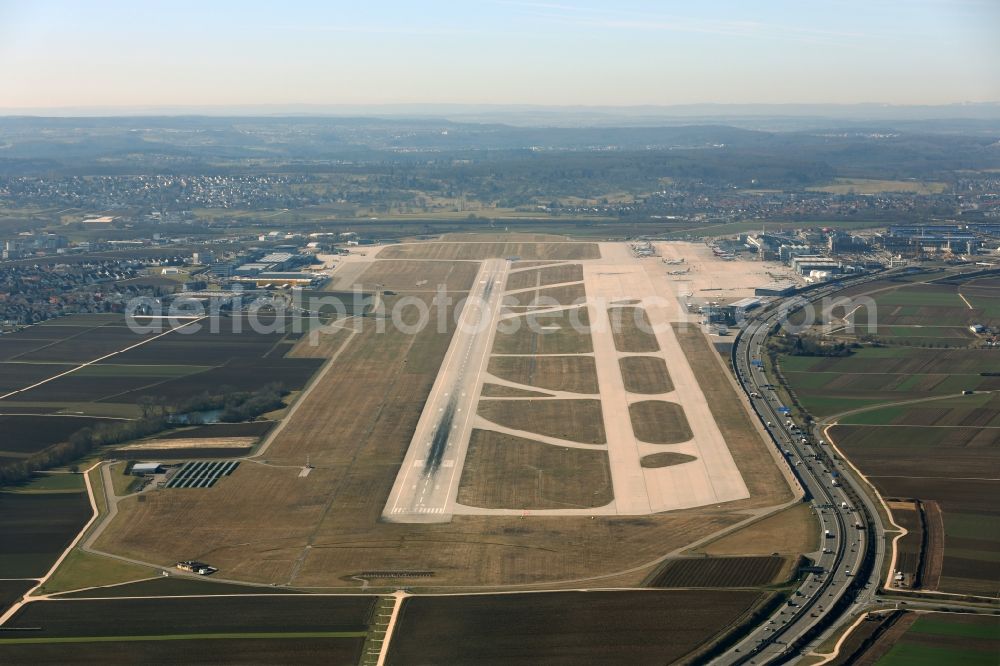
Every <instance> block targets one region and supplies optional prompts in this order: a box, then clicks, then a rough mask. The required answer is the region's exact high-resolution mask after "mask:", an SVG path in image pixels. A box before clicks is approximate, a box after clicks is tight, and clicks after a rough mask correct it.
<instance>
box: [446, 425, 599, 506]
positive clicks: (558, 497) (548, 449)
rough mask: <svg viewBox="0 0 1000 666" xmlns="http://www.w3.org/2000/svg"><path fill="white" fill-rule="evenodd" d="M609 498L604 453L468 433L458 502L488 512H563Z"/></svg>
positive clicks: (481, 432)
mask: <svg viewBox="0 0 1000 666" xmlns="http://www.w3.org/2000/svg"><path fill="white" fill-rule="evenodd" d="M612 499H614V495H613V491H612V488H611V470H610V467H609V464H608V454H607V452H606V451H599V450H587V449H573V448H567V447H560V446H553V445H552V444H544V443H542V442H536V441H532V440H530V439H525V438H523V437H514V436H512V435H505V434H503V433H499V432H494V431H491V430H473V432H472V438H471V440H470V442H469V451H468V453H467V454H466V459H465V467H464V468H463V470H462V480H461V484H460V485H459V489H458V501H459V503H461V504H465V505H467V506H478V507H484V508H491V509H567V508H587V507H593V506H603V505H605V504H607V503H608V502H610V501H611V500H612Z"/></svg>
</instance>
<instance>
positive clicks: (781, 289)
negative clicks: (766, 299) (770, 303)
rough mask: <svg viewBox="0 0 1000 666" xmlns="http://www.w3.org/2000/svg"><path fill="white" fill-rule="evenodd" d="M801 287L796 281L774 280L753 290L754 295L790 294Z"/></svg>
mask: <svg viewBox="0 0 1000 666" xmlns="http://www.w3.org/2000/svg"><path fill="white" fill-rule="evenodd" d="M798 288H799V285H797V284H796V283H794V282H772V283H771V284H766V285H764V286H762V287H757V288H756V289H754V290H753V293H754V296H788V295H790V294H794V293H795V292H796V291H797V290H798Z"/></svg>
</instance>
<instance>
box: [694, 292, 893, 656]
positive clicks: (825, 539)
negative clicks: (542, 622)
mask: <svg viewBox="0 0 1000 666" xmlns="http://www.w3.org/2000/svg"><path fill="white" fill-rule="evenodd" d="M872 279H875V277H874V276H867V277H865V278H862V279H860V280H854V281H851V282H850V283H839V284H836V285H831V286H825V287H823V288H822V289H818V290H815V291H812V292H811V293H810V295H809V298H810V300H811V299H814V298H822V297H823V296H827V295H830V294H832V293H833V292H834V291H837V290H840V289H843V288H844V287H845V286H847V284H858V283H860V282H864V281H868V280H872ZM800 300H801V299H800ZM801 302H802V303H804V302H805V301H804V300H801ZM784 313H785V310H784V309H782V308H769V309H768V310H766V311H764V312H762V313H760V314H758V315H757V316H756V317H754V318H752V319H751V320H749V321H748V322H747V323H746V326H745V327H744V329H743V330H742V331H741V332H740V334H739V336H738V337H737V340H736V344H735V346H734V350H733V361H734V364H735V366H736V371H737V377H738V380H739V382H740V385H741V386H742V387H743V390H744V391H745V392H746V393H747V394H748V395H749V396H750V400H751V402H752V405H753V408H754V410H755V412H756V413H757V415H758V417H759V418H760V419H761V421H762V422H763V423H764V425H765V427H766V428H767V430H768V432H769V433H770V435H771V438H772V440H773V441H774V444H775V446H777V447H778V448H779V450H780V451H781V452H782V454H783V455H784V456H785V459H786V461H787V462H788V464H789V466H790V468H791V470H792V472H793V473H794V474H795V475H796V477H797V478H798V480H799V482H800V484H801V485H802V487H803V488H804V490H805V491H806V498H808V499H809V500H810V504H811V506H812V507H813V508H814V510H815V511H817V517H818V519H819V521H820V529H821V530H823V535H822V536H821V539H820V540H821V542H822V544H821V545H822V550H821V551H820V553H818V557H817V559H816V561H815V562H814V565H815V566H817V567H822V572H821V573H820V572H816V573H807V574H805V576H804V578H803V581H802V584H801V585H800V586H799V587H798V589H796V590H795V592H794V593H793V594H792V596H791V597H790V598H789V600H788V602H787V604H782V606H781V607H780V608H778V609H777V610H775V611H774V613H773V614H772V615H771V616H770V617H768V618H767V619H766V620H765V621H764V622H763V623H762V624H760V625H759V626H757V627H756V628H755V629H754V630H753V631H751V632H750V633H749V634H748V635H746V636H745V637H744V638H743V639H742V640H740V641H739V642H738V643H736V644H735V645H733V646H732V647H730V648H729V650H727V651H726V652H725V653H724V654H722V655H720V656H719V657H718V658H717V659H716V660H714V661H713V663H717V664H742V663H752V664H766V663H785V662H794V661H796V660H798V659H799V658H800V657H801V656H802V655H803V654H804V653H805V652H806V651H807V650H808V649H809V648H810V647H811V646H814V645H818V643H819V642H822V640H824V639H825V637H826V636H827V635H828V634H829V633H830V632H831V631H833V630H834V629H835V628H836V626H837V625H838V620H840V619H841V618H848V617H850V616H851V615H853V613H854V612H855V611H856V610H860V609H861V608H865V607H867V606H869V605H870V604H871V603H872V602H873V601H874V595H875V592H876V591H877V590H878V587H879V582H880V581H879V572H880V570H881V563H882V560H883V558H884V557H885V546H884V544H885V540H884V530H883V527H882V525H881V521H879V520H878V519H877V517H878V513H877V510H876V509H875V507H874V505H873V504H872V502H871V500H870V499H869V498H868V497H867V495H865V493H864V492H862V491H861V489H860V487H859V486H858V485H857V482H856V481H855V480H854V479H853V478H852V476H851V474H850V473H849V470H845V468H844V467H843V466H841V464H840V463H839V462H838V461H836V460H834V459H833V457H832V454H831V453H830V451H829V450H828V446H827V445H826V444H820V441H821V440H820V439H818V438H817V437H815V436H811V435H810V434H809V433H806V432H803V431H802V430H800V429H799V428H798V425H801V424H793V423H792V422H791V421H790V420H788V419H787V417H786V416H785V415H784V414H782V413H780V412H779V407H781V406H782V405H781V404H780V402H779V399H778V396H777V394H776V393H774V391H773V390H771V389H770V388H769V386H771V385H770V384H769V382H768V379H767V377H766V376H765V375H764V372H763V367H761V366H760V365H759V359H761V358H762V353H763V352H764V344H765V341H766V338H767V335H768V333H769V331H770V329H772V328H773V327H774V325H775V324H776V323H778V322H779V321H781V317H782V316H783V314H784ZM803 440H805V441H803ZM835 475H836V476H835ZM873 517H874V518H873ZM859 571H864V572H865V575H864V578H860V579H859V578H858V577H856V572H859Z"/></svg>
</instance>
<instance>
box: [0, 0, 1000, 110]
mask: <svg viewBox="0 0 1000 666" xmlns="http://www.w3.org/2000/svg"><path fill="white" fill-rule="evenodd" d="M963 101H1000V0H857V1H856V0H756V1H752V2H751V1H748V0H739V1H737V0H732V1H728V0H721V1H717V0H684V1H675V0H661V1H659V2H637V1H634V0H622V1H619V2H614V1H607V2H597V1H590V2H574V1H572V0H555V1H553V2H545V1H541V2H534V1H531V0H524V1H515V0H509V1H506V0H492V1H491V0H464V1H462V0H457V1H455V2H432V1H420V0H409V1H403V0H395V1H389V0H383V1H379V0H353V1H351V2H287V1H286V2H278V1H274V2H254V1H252V0H241V1H239V2H219V1H215V0H201V1H199V2H183V1H181V2H169V3H168V2H157V1H149V0H128V1H121V2H118V1H107V2H101V1H99V0H95V1H91V2H84V1H80V0H77V1H65V2H57V1H46V0H29V1H25V2H9V1H7V0H0V107H6V108H10V107H61V106H118V105H125V106H140V105H153V106H159V105H237V104H240V105H243V104H292V103H305V104H383V103H414V102H427V103H449V102H454V103H489V104H519V103H520V104H559V105H567V104H573V105H576V104H585V105H636V104H690V103H706V102H715V103H755V102H760V103H785V102H807V103H827V102H839V103H854V102H887V103H894V104H942V103H951V102H963Z"/></svg>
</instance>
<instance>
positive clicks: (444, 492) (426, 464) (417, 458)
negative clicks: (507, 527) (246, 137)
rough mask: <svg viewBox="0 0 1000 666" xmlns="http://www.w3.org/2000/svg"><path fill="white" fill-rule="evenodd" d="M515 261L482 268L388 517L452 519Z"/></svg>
mask: <svg viewBox="0 0 1000 666" xmlns="http://www.w3.org/2000/svg"><path fill="white" fill-rule="evenodd" d="M509 266H510V264H509V262H507V260H505V259H489V260H486V261H484V262H483V263H482V266H481V268H480V269H479V274H478V276H477V277H476V283H475V285H474V286H473V288H472V290H471V291H470V293H469V298H468V301H467V302H466V304H465V306H464V307H463V308H462V312H461V315H460V319H459V323H458V327H457V329H456V331H455V333H454V335H453V336H452V339H451V344H450V345H449V347H448V352H447V354H446V355H445V359H444V362H443V364H442V366H441V371H440V372H439V373H438V376H437V379H436V380H435V382H434V387H433V388H432V389H431V394H430V396H429V397H428V398H427V402H426V404H425V405H424V410H423V412H422V413H421V415H420V421H419V422H418V423H417V428H416V430H415V431H414V434H413V438H412V439H411V440H410V446H409V448H408V449H407V451H406V457H405V458H404V460H403V465H402V467H401V468H400V470H399V474H398V475H397V476H396V482H395V484H394V485H393V487H392V492H391V493H390V494H389V500H388V501H387V502H386V505H385V508H384V509H383V510H382V517H383V519H384V520H388V521H391V522H407V523H415V522H419V523H433V522H448V521H450V520H451V517H452V515H453V513H452V510H453V508H454V505H455V499H456V497H457V495H458V484H459V482H460V481H461V478H462V465H463V464H464V462H465V453H466V450H467V449H468V444H469V436H470V435H471V433H472V427H473V421H474V417H475V412H476V410H475V405H476V398H477V396H478V395H479V389H480V386H481V384H482V382H483V377H484V374H485V371H486V365H487V361H488V360H489V354H490V348H491V347H492V345H493V337H494V333H495V331H496V327H497V320H498V319H499V316H500V309H501V307H500V306H501V300H502V297H503V287H504V283H505V282H506V280H507V271H508V270H509ZM428 325H429V326H433V325H434V322H433V321H431V322H429V323H428Z"/></svg>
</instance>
